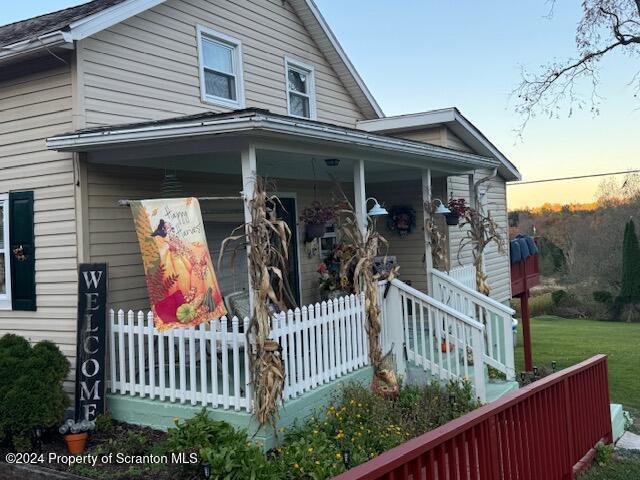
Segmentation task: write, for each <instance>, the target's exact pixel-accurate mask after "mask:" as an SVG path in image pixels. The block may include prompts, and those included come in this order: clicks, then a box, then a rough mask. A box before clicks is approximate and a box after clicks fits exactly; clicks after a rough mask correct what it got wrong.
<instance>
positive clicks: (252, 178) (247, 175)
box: [240, 143, 257, 314]
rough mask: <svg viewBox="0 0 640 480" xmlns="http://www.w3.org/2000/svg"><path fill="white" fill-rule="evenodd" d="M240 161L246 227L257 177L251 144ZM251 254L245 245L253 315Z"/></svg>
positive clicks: (253, 148)
mask: <svg viewBox="0 0 640 480" xmlns="http://www.w3.org/2000/svg"><path fill="white" fill-rule="evenodd" d="M240 157H241V161H242V196H243V198H244V201H243V206H244V223H245V225H247V227H246V228H247V230H248V228H249V227H248V225H249V224H250V223H251V220H252V219H251V209H250V208H249V201H250V200H251V199H252V198H253V193H254V190H255V182H256V176H257V167H256V148H255V146H254V145H253V144H251V143H249V144H248V145H247V146H246V147H245V148H243V149H242V152H241V154H240ZM250 254H251V245H249V244H248V243H247V273H248V280H249V288H248V292H249V311H250V312H251V314H253V307H254V301H255V299H254V298H253V286H252V285H251V262H250V261H249V255H250Z"/></svg>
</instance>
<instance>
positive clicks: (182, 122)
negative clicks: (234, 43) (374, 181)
mask: <svg viewBox="0 0 640 480" xmlns="http://www.w3.org/2000/svg"><path fill="white" fill-rule="evenodd" d="M249 143H252V144H253V145H254V146H255V147H256V149H258V150H260V151H262V152H264V153H263V156H264V157H265V159H266V161H274V162H278V161H279V160H284V157H285V156H288V157H289V158H290V159H291V160H292V161H296V162H298V167H299V166H302V165H303V164H308V165H311V159H312V158H317V159H318V160H320V159H324V158H330V157H335V158H340V159H344V160H355V159H362V160H365V161H366V162H367V164H368V165H370V166H371V167H372V168H373V164H374V163H378V164H384V165H386V167H384V168H382V169H381V170H380V171H385V170H386V171H390V170H398V167H409V168H412V169H416V168H417V169H425V168H431V169H432V170H433V171H435V172H443V173H448V174H455V173H460V172H465V171H468V170H470V169H473V168H482V167H496V166H498V164H499V162H497V161H496V160H494V159H490V158H488V157H483V156H480V155H475V154H470V153H466V152H460V151H457V150H453V149H449V148H444V147H439V146H435V145H431V144H428V143H423V142H417V141H411V140H404V139H398V138H393V137H388V136H384V135H378V134H372V133H367V132H364V131H362V130H357V129H353V128H346V127H340V126H337V125H332V124H328V123H322V122H317V121H310V120H303V119H297V118H293V117H288V116H284V115H275V114H272V113H270V112H268V111H266V110H260V109H247V110H239V111H235V112H231V113H225V114H214V113H206V114H201V115H192V116H188V117H179V118H174V119H167V120H161V121H155V122H142V123H136V124H128V125H119V126H111V127H100V128H94V129H85V130H79V131H77V132H73V133H70V134H63V135H58V136H54V137H51V138H48V139H47V146H48V148H49V149H52V150H58V151H73V152H85V153H87V154H89V156H88V158H89V159H91V160H94V161H98V162H100V161H108V160H109V159H114V158H118V159H120V160H129V161H142V160H144V159H158V158H159V157H185V156H192V157H197V156H200V158H201V159H203V160H201V161H204V162H205V163H206V162H211V160H212V156H213V155H215V156H214V157H213V158H221V159H224V158H225V157H226V156H229V158H231V157H233V156H234V154H235V155H237V154H238V153H239V152H240V151H241V150H242V149H243V148H246V146H247V145H248V144H249ZM266 152H273V153H271V154H268V153H266ZM195 163H197V162H195ZM233 163H236V162H233ZM345 164H346V162H345ZM158 166H161V165H158ZM298 167H296V168H298ZM307 178H308V177H307Z"/></svg>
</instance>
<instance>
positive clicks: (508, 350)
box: [500, 315, 516, 380]
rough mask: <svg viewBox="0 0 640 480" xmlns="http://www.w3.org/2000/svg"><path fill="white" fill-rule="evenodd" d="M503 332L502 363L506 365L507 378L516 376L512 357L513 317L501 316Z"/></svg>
mask: <svg viewBox="0 0 640 480" xmlns="http://www.w3.org/2000/svg"><path fill="white" fill-rule="evenodd" d="M500 320H501V321H502V323H503V327H502V328H503V332H504V355H505V356H504V363H505V366H506V367H507V369H506V370H507V372H506V375H507V380H514V379H515V378H516V364H515V360H514V357H513V318H512V317H511V316H510V315H509V316H501V317H500Z"/></svg>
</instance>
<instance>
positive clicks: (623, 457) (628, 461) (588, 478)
mask: <svg viewBox="0 0 640 480" xmlns="http://www.w3.org/2000/svg"><path fill="white" fill-rule="evenodd" d="M634 478H640V452H633V451H630V450H625V451H621V452H616V453H615V454H614V456H613V458H612V459H611V460H610V461H609V462H607V464H606V465H604V466H602V467H600V466H595V465H594V466H593V467H591V468H590V469H589V471H588V472H586V473H585V474H584V475H582V476H580V477H579V479H580V480H631V479H634Z"/></svg>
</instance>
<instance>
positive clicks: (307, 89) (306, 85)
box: [285, 58, 316, 118]
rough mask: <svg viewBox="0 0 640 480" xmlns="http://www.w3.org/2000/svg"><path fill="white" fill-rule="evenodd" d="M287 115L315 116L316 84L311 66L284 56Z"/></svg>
mask: <svg viewBox="0 0 640 480" xmlns="http://www.w3.org/2000/svg"><path fill="white" fill-rule="evenodd" d="M285 67H286V74H287V78H286V81H287V105H288V109H289V115H293V116H294V117H302V118H316V92H315V90H316V86H315V79H314V72H313V67H312V66H311V65H307V64H304V63H302V62H299V61H297V60H292V59H290V58H285Z"/></svg>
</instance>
